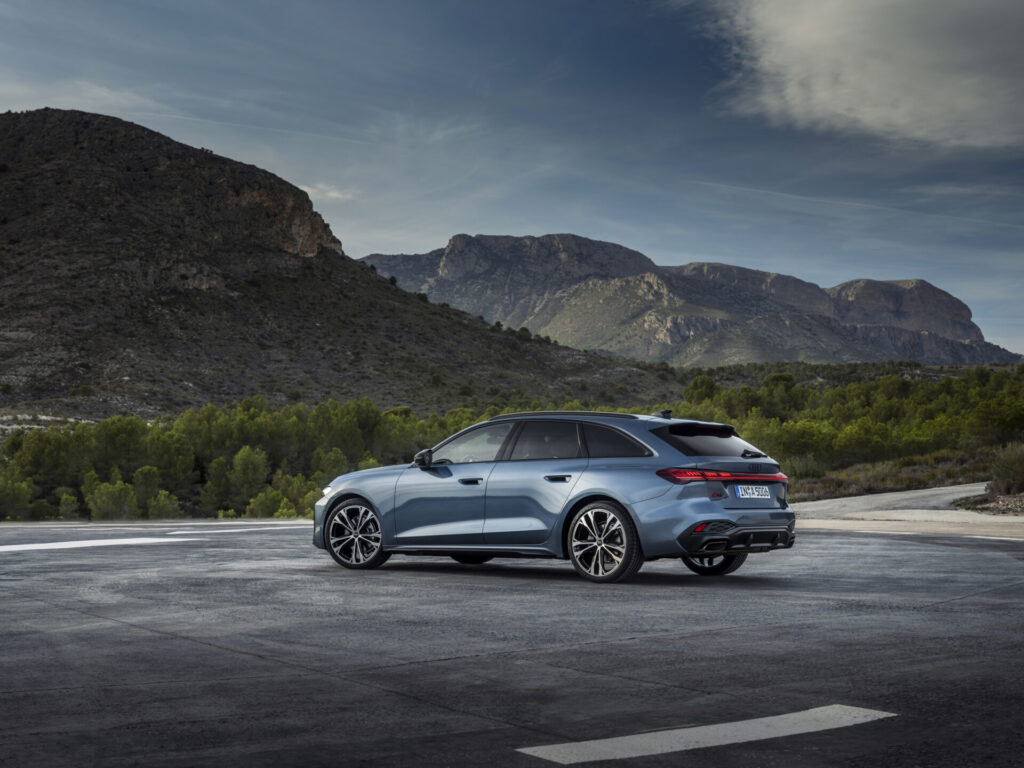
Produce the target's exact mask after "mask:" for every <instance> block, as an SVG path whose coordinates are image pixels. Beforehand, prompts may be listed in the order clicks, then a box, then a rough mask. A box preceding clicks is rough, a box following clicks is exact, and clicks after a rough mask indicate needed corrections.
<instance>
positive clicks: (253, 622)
mask: <svg viewBox="0 0 1024 768" xmlns="http://www.w3.org/2000/svg"><path fill="white" fill-rule="evenodd" d="M310 536H311V526H310V525H309V524H306V523H299V524H295V523H289V524H273V523H271V524H266V523H255V524H246V523H238V522H231V523H200V524H181V523H176V524H156V525H154V524H149V525H137V524H136V525H132V524H128V525H124V526H120V525H112V524H105V525H96V526H91V525H57V524H55V525H3V526H0V546H13V545H23V544H46V543H53V542H68V541H77V542H86V541H88V540H92V539H101V540H109V539H117V538H121V537H123V538H125V539H129V538H135V539H138V538H157V539H168V540H172V541H171V542H170V543H164V544H159V545H157V544H125V545H123V546H121V545H116V544H115V545H106V546H101V547H82V548H72V549H33V550H22V551H10V550H8V551H3V550H0V596H2V597H0V764H2V765H4V766H50V765H53V766H83V765H102V766H128V765H144V766H147V767H151V766H208V765H209V766H214V765H215V766H235V765H238V766H242V765H245V766H271V765H273V766H288V765H310V766H320V765H322V766H374V765H415V766H449V765H450V766H463V765H488V766H504V765H510V766H524V767H529V766H534V768H542V767H543V766H545V765H553V764H554V763H549V762H546V761H544V760H542V759H541V758H538V757H535V756H532V755H529V754H525V753H522V752H519V751H517V750H520V749H524V748H532V747H540V746H544V745H552V744H565V743H569V742H577V741H588V740H595V739H609V738H615V737H624V736H631V735H634V734H639V733H642V732H654V731H669V730H673V729H688V728H700V727H702V726H721V728H715V729H713V730H714V731H715V733H718V732H719V731H722V730H723V729H725V730H726V731H727V730H728V726H727V725H723V724H729V723H737V722H739V721H751V720H755V719H757V720H759V721H760V720H761V719H765V718H781V719H782V720H787V719H792V717H800V715H799V714H794V713H802V712H808V711H819V710H821V711H824V710H826V709H827V710H829V711H832V710H834V709H835V708H836V707H839V708H842V709H843V711H846V709H845V708H864V709H867V710H874V711H879V712H882V713H891V714H893V715H895V716H893V717H886V718H884V719H878V720H874V721H872V722H864V723H862V724H857V725H851V726H849V727H835V728H832V729H830V730H821V731H818V732H808V733H791V734H790V735H785V736H781V737H779V738H773V739H767V740H758V741H745V742H742V741H741V742H740V743H720V742H716V743H718V744H719V745H718V746H708V747H703V748H700V749H694V750H693V751H687V752H669V753H665V754H653V755H647V756H638V757H632V758H627V759H623V760H606V761H601V762H598V763H587V764H588V765H602V766H604V765H608V766H611V765H616V766H618V765H621V766H669V765H671V766H678V765H706V766H716V767H717V766H722V767H723V768H732V767H733V766H736V767H738V766H744V768H748V767H749V766H780V767H782V766H784V767H785V768H803V767H806V766H841V767H852V766H864V767H867V766H871V768H875V767H876V766H879V765H885V766H887V768H899V767H901V766H906V767H907V768H911V767H917V768H929V767H934V766H943V767H944V766H972V767H973V766H979V765H985V766H1021V765H1024V730H1022V726H1021V716H1020V713H1021V712H1022V711H1024V645H1022V640H1021V638H1022V636H1024V635H1022V632H1024V610H1022V607H1024V592H1022V590H1024V545H1022V544H1021V543H1019V542H1016V541H995V540H983V539H975V538H965V537H948V536H934V535H916V536H889V535H872V534H859V533H853V532H845V531H817V530H814V531H810V530H809V531H803V530H802V531H801V533H800V535H799V537H798V540H797V543H796V546H795V547H794V548H793V549H792V550H787V551H781V552H774V553H771V554H765V555H755V556H752V557H751V558H750V559H749V560H748V561H747V563H746V565H744V566H743V568H741V569H740V570H739V571H737V572H736V573H735V574H733V575H731V576H727V577H723V578H717V579H716V578H704V577H700V576H696V575H694V574H691V573H690V572H689V571H688V570H686V569H685V568H684V567H683V566H682V564H680V563H678V562H676V561H665V560H663V561H658V562H655V563H648V564H646V565H645V567H644V569H643V570H642V571H641V572H640V574H639V575H638V576H637V578H636V579H635V580H634V581H631V582H628V583H626V584H616V585H596V584H592V583H589V582H587V581H584V580H583V579H581V578H579V577H577V576H576V575H575V574H574V573H573V572H572V569H571V567H570V566H569V565H568V564H567V563H564V562H559V561H533V560H519V561H515V560H505V561H493V562H492V563H488V564H486V565H482V566H462V565H458V564H456V563H454V562H453V561H450V560H432V559H425V558H416V559H413V558H398V557H395V558H392V560H391V561H390V562H389V563H388V564H386V565H385V566H384V567H383V568H381V569H379V570H377V571H371V572H359V571H347V570H344V569H342V568H339V567H338V566H337V565H335V564H334V562H333V561H332V560H331V559H330V558H329V557H328V556H327V555H326V554H325V553H324V552H322V551H320V550H315V549H313V547H312V546H311V544H310ZM782 716H791V718H782ZM764 722H773V721H771V720H764ZM733 728H734V730H735V729H737V728H742V725H735V726H733ZM695 732H700V731H695ZM737 733H738V735H740V736H741V735H742V733H741V732H739V731H737ZM747 735H749V733H748V734H747ZM659 738H661V739H662V741H664V738H665V737H664V736H662V737H659ZM737 740H738V741H739V739H737ZM726 741H728V739H726Z"/></svg>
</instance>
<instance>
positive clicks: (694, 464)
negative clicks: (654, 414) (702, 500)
mask: <svg viewBox="0 0 1024 768" xmlns="http://www.w3.org/2000/svg"><path fill="white" fill-rule="evenodd" d="M652 432H653V433H654V434H655V435H657V436H658V437H659V438H660V439H661V440H663V441H664V442H666V443H668V444H669V445H670V446H672V447H673V448H675V449H676V450H677V451H679V453H681V454H683V455H684V456H686V457H687V458H688V459H689V461H688V462H687V465H688V466H689V468H691V469H694V470H698V471H699V472H700V475H701V478H700V479H703V480H705V481H706V482H707V484H708V491H709V496H710V497H711V498H713V499H717V500H719V501H720V502H721V504H722V506H723V507H725V508H726V509H785V508H786V506H787V505H786V484H787V481H786V476H785V475H783V474H781V472H780V471H779V464H778V462H776V461H775V460H774V459H772V458H771V457H769V456H767V455H765V453H764V452H763V451H761V450H759V449H757V448H755V447H754V446H753V445H751V444H750V443H748V442H747V441H746V440H743V439H742V438H740V437H739V435H737V434H736V430H735V429H734V428H733V427H732V426H731V425H729V424H711V423H707V422H675V423H673V424H669V425H666V426H664V427H658V428H657V429H654V430H652ZM694 479H697V478H694Z"/></svg>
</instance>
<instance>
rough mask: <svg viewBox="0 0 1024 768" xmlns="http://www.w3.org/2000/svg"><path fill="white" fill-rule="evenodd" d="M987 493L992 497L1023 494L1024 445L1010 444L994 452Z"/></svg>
mask: <svg viewBox="0 0 1024 768" xmlns="http://www.w3.org/2000/svg"><path fill="white" fill-rule="evenodd" d="M988 492H989V493H990V494H991V495H993V496H997V495H1006V494H1011V493H1024V443H1010V444H1009V445H1006V446H1004V447H1003V448H1001V449H999V450H998V451H996V455H995V456H994V457H993V458H992V480H991V481H990V482H989V484H988Z"/></svg>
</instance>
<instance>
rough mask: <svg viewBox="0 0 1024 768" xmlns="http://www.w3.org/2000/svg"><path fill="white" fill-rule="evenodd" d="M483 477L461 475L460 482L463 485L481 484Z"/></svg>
mask: <svg viewBox="0 0 1024 768" xmlns="http://www.w3.org/2000/svg"><path fill="white" fill-rule="evenodd" d="M481 480H483V478H482V477H460V478H459V482H460V483H462V484H463V485H480V481H481Z"/></svg>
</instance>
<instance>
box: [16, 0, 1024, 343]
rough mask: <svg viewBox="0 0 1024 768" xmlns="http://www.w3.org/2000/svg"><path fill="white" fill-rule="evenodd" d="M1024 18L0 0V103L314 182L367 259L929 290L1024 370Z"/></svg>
mask: <svg viewBox="0 0 1024 768" xmlns="http://www.w3.org/2000/svg"><path fill="white" fill-rule="evenodd" d="M1021 39H1024V4H1021V3H1020V2H1019V0H971V2H969V3H967V2H963V0H901V2H894V0H674V1H673V0H616V1H614V2H612V1H611V0H607V1H606V0H576V1H572V2H570V1H569V0H518V1H517V2H513V3H499V2H488V1H486V0H478V1H476V2H466V1H463V2H455V1H450V0H429V1H427V0H423V1H422V2H411V1H410V0H374V1H373V2H320V3H317V2H302V1H301V0H293V1H292V2H288V3H285V2H279V3H271V2H260V1H259V0H251V1H249V2H244V3H243V2H237V1H236V2H205V3H197V2H187V1H185V0H182V1H179V2H174V3H171V2H145V1H144V0H132V1H126V2H103V1H101V0H90V2H86V3H83V2H48V1H47V0H13V1H8V0H0V109H16V110H21V109H31V108H37V107H42V106H53V107H65V108H77V109H85V110H89V111H95V112H101V113H105V114H111V115H116V116H118V117H122V118H125V119H128V120H132V121H134V122H137V123H141V124H142V125H145V126H147V127H150V128H153V129H155V130H158V131H160V132H162V133H165V134H167V135H169V136H171V137H172V138H175V139H178V140H179V141H183V142H185V143H188V144H192V145H194V146H203V147H208V148H210V149H213V150H214V151H216V152H218V153H220V154H223V155H226V156H229V157H232V158H235V159H238V160H242V161H245V162H249V163H254V164H256V165H259V166H261V167H264V168H267V169H269V170H271V171H273V172H275V173H277V174H279V175H280V176H282V177H284V178H285V179H287V180H289V181H291V182H293V183H295V184H298V185H300V186H302V187H304V188H306V189H307V191H309V192H310V194H311V196H312V197H313V200H314V204H315V206H316V207H317V210H319V211H320V212H321V213H322V214H323V215H324V218H325V219H327V221H328V222H329V223H330V225H331V227H332V229H333V230H334V232H335V234H336V235H337V236H338V237H339V238H340V239H341V240H342V242H343V244H344V246H345V250H346V252H347V253H348V254H349V255H351V256H355V257H359V256H363V255H365V254H367V253H371V252H383V253H395V252H424V251H428V250H431V249H433V248H437V247H441V246H443V245H444V243H445V242H446V241H447V239H448V238H449V237H450V236H451V235H452V234H455V233H458V232H468V233H470V234H477V233H483V234H519V235H521V234H534V235H540V234H546V233H552V232H573V233H576V234H580V235H584V236H587V237H593V238H597V239H601V240H610V241H613V242H618V243H621V244H623V245H626V246H629V247H631V248H635V249H636V250H639V251H641V252H643V253H646V254H647V255H648V256H650V257H651V258H652V259H653V260H654V261H656V262H658V263H660V264H681V263H686V262H690V261H721V262H726V263H731V264H738V265H742V266H747V267H753V268H756V269H763V270H768V271H775V272H784V273H788V274H792V275H796V276H798V277H801V278H803V279H806V280H811V281H813V282H816V283H818V284H820V285H823V286H829V285H834V284H837V283H840V282H843V281H846V280H850V279H854V278H859V277H868V278H875V279H883V280H885V279H902V278H911V277H920V278H924V279H926V280H928V281H930V282H932V283H934V284H936V285H938V286H939V287H941V288H944V289H946V290H948V291H950V292H952V293H954V294H955V295H957V296H958V297H960V298H961V299H963V300H964V301H966V302H967V303H968V304H969V305H970V307H971V308H972V310H973V311H974V315H975V319H976V321H977V322H978V324H979V325H980V326H981V328H982V330H983V331H984V333H985V336H986V338H988V339H989V340H991V341H994V342H996V343H998V344H1001V345H1003V346H1006V347H1009V348H1010V349H1013V350H1015V351H1018V352H1024V302H1022V301H1021V300H1020V298H1019V294H1020V292H1021V291H1022V289H1024V205H1022V202H1024V47H1022V46H1021V45H1020V44H1019V41H1020V40H1021Z"/></svg>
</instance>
